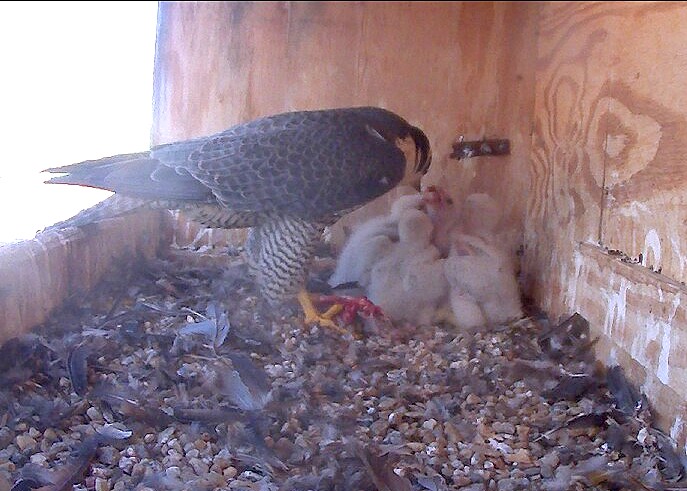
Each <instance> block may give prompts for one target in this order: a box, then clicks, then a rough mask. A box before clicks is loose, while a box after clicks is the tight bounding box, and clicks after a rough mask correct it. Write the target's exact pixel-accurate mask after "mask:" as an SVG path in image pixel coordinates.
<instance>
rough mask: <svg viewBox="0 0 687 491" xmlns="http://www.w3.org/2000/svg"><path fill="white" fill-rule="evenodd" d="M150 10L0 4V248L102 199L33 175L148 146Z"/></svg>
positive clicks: (153, 16) (141, 6)
mask: <svg viewBox="0 0 687 491" xmlns="http://www.w3.org/2000/svg"><path fill="white" fill-rule="evenodd" d="M156 24H157V2H149V1H140V2H1V3H0V63H1V66H2V74H3V75H2V76H0V135H2V146H1V148H2V151H1V153H0V245H1V244H6V243H9V242H14V241H18V240H23V239H31V238H33V237H34V235H35V234H36V232H38V231H40V230H42V229H43V228H45V227H46V226H48V225H51V224H53V223H55V222H58V221H61V220H65V219H67V218H69V217H71V216H73V215H75V214H76V213H78V212H79V211H80V210H82V209H85V208H88V207H90V206H92V205H94V204H96V203H97V202H99V201H101V200H103V199H105V198H106V197H107V196H109V195H110V193H108V192H105V191H99V190H95V189H88V188H81V187H78V186H65V185H54V184H50V185H48V184H43V181H45V180H46V179H47V178H49V177H50V175H49V174H41V172H40V171H41V170H43V169H45V168H48V167H57V166H61V165H67V164H71V163H76V162H80V161H82V160H89V159H96V158H100V157H106V156H109V155H114V154H118V153H126V152H134V151H140V150H145V149H147V148H149V146H150V130H151V125H152V93H153V64H154V56H155V33H156Z"/></svg>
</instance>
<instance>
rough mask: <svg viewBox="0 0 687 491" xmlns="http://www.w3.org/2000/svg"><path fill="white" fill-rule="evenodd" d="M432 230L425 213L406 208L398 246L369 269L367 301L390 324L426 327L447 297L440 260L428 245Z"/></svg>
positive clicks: (446, 287)
mask: <svg viewBox="0 0 687 491" xmlns="http://www.w3.org/2000/svg"><path fill="white" fill-rule="evenodd" d="M433 228H434V227H433V224H432V220H431V219H430V218H429V216H428V215H427V214H426V213H424V212H422V211H420V210H415V209H407V210H406V211H405V212H404V213H403V214H402V216H401V219H400V221H399V224H398V234H399V241H398V243H397V244H395V245H394V247H393V249H391V251H390V252H389V254H388V255H387V256H385V257H384V258H383V259H381V260H380V261H379V262H378V263H377V264H375V265H374V267H373V268H372V271H371V274H370V285H369V288H368V298H369V299H370V300H371V301H372V302H374V303H375V304H376V305H378V306H379V307H381V309H382V311H383V312H384V313H385V314H386V315H387V316H388V317H389V318H390V319H392V320H394V321H397V322H398V321H407V322H412V323H416V324H419V325H427V324H430V323H432V322H434V321H435V320H436V317H437V315H438V314H439V313H438V310H437V309H438V307H439V306H440V304H441V303H442V302H443V301H444V299H445V298H446V296H447V294H448V283H447V281H446V277H445V276H444V274H443V273H444V272H443V268H444V266H443V259H441V257H440V256H441V254H440V252H439V250H438V249H437V248H436V247H435V246H434V245H432V243H431V238H432V231H433Z"/></svg>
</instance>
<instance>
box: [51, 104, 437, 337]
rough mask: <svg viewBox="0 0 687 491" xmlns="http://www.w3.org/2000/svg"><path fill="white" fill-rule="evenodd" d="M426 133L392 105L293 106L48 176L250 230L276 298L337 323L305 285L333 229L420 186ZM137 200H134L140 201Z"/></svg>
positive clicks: (313, 318) (251, 247) (258, 269)
mask: <svg viewBox="0 0 687 491" xmlns="http://www.w3.org/2000/svg"><path fill="white" fill-rule="evenodd" d="M430 163H431V151H430V145H429V141H428V139H427V136H426V135H425V133H424V132H423V131H422V130H421V129H419V128H417V127H415V126H412V125H410V124H409V123H408V122H407V121H406V120H404V119H403V118H401V117H400V116H398V115H396V114H394V113H393V112H390V111H388V110H385V109H382V108H378V107H354V108H340V109H326V110H317V111H297V112H287V113H283V114H277V115H273V116H268V117H264V118H260V119H257V120H254V121H250V122H248V123H244V124H239V125H237V126H234V127H231V128H229V129H227V130H225V131H223V132H221V133H217V134H215V135H211V136H206V137H201V138H195V139H191V140H184V141H178V142H174V143H168V144H164V145H159V146H156V147H153V148H152V149H151V150H150V151H146V152H140V153H133V154H126V155H116V156H113V157H106V158H103V159H99V160H89V161H86V162H82V163H78V164H73V165H68V166H65V167H56V168H51V169H47V172H59V173H66V174H67V175H65V176H60V177H55V178H52V179H50V180H49V181H47V182H49V183H60V184H76V185H80V186H90V187H95V188H101V189H107V190H109V191H113V192H114V193H116V195H115V197H117V196H121V197H125V198H126V200H127V202H128V203H129V205H128V207H129V208H133V207H137V206H152V207H158V208H159V207H163V208H168V209H183V210H185V211H186V212H187V213H189V214H190V216H191V217H192V218H193V219H195V220H198V221H200V222H201V223H202V224H203V225H205V226H207V227H215V228H245V227H251V231H250V233H249V236H248V240H247V242H246V251H247V253H248V254H247V255H248V264H249V265H250V267H251V270H252V272H253V273H254V274H255V276H256V279H257V282H258V285H259V287H260V291H261V293H262V295H263V296H264V297H265V298H266V300H268V301H269V302H270V303H273V304H274V303H275V302H279V301H282V300H285V299H286V298H288V297H292V296H294V295H297V297H298V300H299V301H300V303H301V306H302V307H303V310H304V312H305V321H306V323H313V322H317V323H319V324H320V325H323V326H329V327H335V325H334V323H333V321H332V320H331V317H332V315H333V314H332V312H333V311H330V312H329V313H327V314H326V315H325V314H319V313H318V312H317V311H316V310H315V308H314V306H313V303H312V300H311V298H310V297H309V295H308V293H307V292H306V290H305V286H304V285H305V282H306V278H307V273H308V265H309V263H310V260H311V258H312V256H313V252H314V246H315V244H316V242H317V240H318V239H319V238H320V237H321V234H322V232H323V230H324V228H325V227H326V226H328V225H331V224H333V223H334V222H335V221H336V220H338V219H339V218H340V217H341V216H343V215H344V214H346V213H348V212H350V211H352V210H354V209H356V208H358V207H360V206H362V205H364V204H365V203H367V202H369V201H371V200H373V199H374V198H376V197H378V196H381V195H383V194H384V193H386V192H388V191H390V190H391V189H392V188H394V187H395V186H397V185H399V184H408V185H412V186H414V187H416V188H418V189H419V184H420V178H421V177H422V175H424V174H425V173H426V172H427V170H428V168H429V165H430ZM131 203H134V205H131Z"/></svg>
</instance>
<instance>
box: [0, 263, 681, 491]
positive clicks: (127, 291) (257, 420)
mask: <svg viewBox="0 0 687 491" xmlns="http://www.w3.org/2000/svg"><path fill="white" fill-rule="evenodd" d="M227 262H229V263H231V266H230V267H229V269H228V271H227V270H226V268H225V270H224V271H222V270H220V269H219V268H215V267H209V266H208V267H203V268H200V267H197V266H196V267H192V266H189V265H187V264H185V263H183V262H179V260H170V261H160V262H159V263H156V264H154V265H149V266H146V267H144V268H142V267H140V265H139V266H137V267H136V270H137V273H136V274H129V275H127V274H124V273H120V274H116V275H112V276H111V277H110V278H108V279H107V281H105V282H104V283H103V284H102V285H101V286H100V287H99V288H98V289H97V290H96V291H94V292H93V293H91V294H90V295H89V296H88V297H87V298H75V299H73V301H72V302H71V304H70V305H68V306H66V307H65V308H64V309H63V311H62V312H61V313H59V314H56V315H54V316H53V318H52V319H51V321H50V322H49V323H48V324H47V325H45V326H41V328H39V329H37V330H36V331H35V332H34V333H31V334H29V335H26V336H23V337H21V338H16V339H13V340H10V341H9V342H8V343H6V344H5V345H4V346H3V347H2V348H1V349H0V491H6V490H9V489H14V490H16V491H20V490H30V489H35V488H40V489H42V490H44V491H45V490H50V491H55V490H70V489H72V485H73V489H75V490H97V491H107V490H132V489H135V490H256V491H263V490H264V491H267V490H270V491H271V490H279V491H288V490H303V491H305V490H347V491H348V490H361V491H365V490H380V491H405V490H425V489H426V490H432V491H434V490H446V489H462V490H469V491H478V490H496V491H515V490H527V489H533V490H547V491H567V490H587V489H590V490H591V489H595V490H606V489H609V490H621V489H627V490H646V489H648V490H671V489H682V488H683V486H682V485H681V484H680V483H681V482H683V481H681V479H682V474H683V466H682V462H681V459H680V458H679V457H678V455H677V454H676V453H675V451H674V450H673V445H672V442H671V441H670V440H669V439H668V438H667V437H666V436H665V435H663V434H662V433H661V432H659V431H657V430H656V429H654V428H653V427H652V421H651V414H650V409H649V406H648V404H647V402H646V401H645V400H643V398H642V397H641V395H639V394H638V393H637V392H636V391H634V390H633V389H632V387H630V386H629V385H628V384H627V382H626V381H625V379H624V377H623V375H622V372H621V371H620V370H619V369H613V370H610V371H608V372H606V371H603V370H602V369H601V368H599V366H598V364H595V363H594V360H592V359H591V358H590V356H591V355H590V353H591V352H592V350H591V347H592V345H593V342H594V340H593V339H590V338H589V333H588V329H587V327H588V326H587V325H586V322H585V321H584V319H582V318H581V317H579V316H573V317H572V318H570V319H568V320H567V321H566V322H563V323H561V324H560V325H552V324H550V323H548V322H547V321H546V320H545V319H544V318H542V317H527V318H525V319H522V320H520V321H517V322H515V323H512V324H510V325H503V326H489V327H487V328H484V329H481V330H479V331H472V332H461V331H459V330H457V329H456V328H454V327H451V326H443V325H439V326H431V327H427V326H424V327H418V326H407V325H406V326H401V325H391V324H389V323H387V322H383V321H380V320H370V319H358V320H357V321H356V324H355V325H353V326H349V327H347V329H348V330H349V334H340V333H338V332H335V331H333V330H328V329H321V328H317V327H314V328H306V327H304V326H303V325H302V323H301V322H300V319H301V317H302V315H301V314H300V313H299V312H298V311H297V310H294V311H293V314H290V313H280V314H277V315H272V316H271V315H269V314H268V313H267V312H265V311H264V310H263V309H262V307H261V303H260V302H258V300H257V298H256V296H255V290H254V287H253V284H252V283H251V282H250V280H249V279H247V277H246V268H245V265H244V264H243V262H242V260H241V258H240V256H234V257H231V256H230V257H229V258H228V261H227ZM127 270H131V268H130V267H127V265H122V268H121V269H120V271H127Z"/></svg>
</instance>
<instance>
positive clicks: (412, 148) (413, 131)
mask: <svg viewBox="0 0 687 491" xmlns="http://www.w3.org/2000/svg"><path fill="white" fill-rule="evenodd" d="M396 146H397V147H398V148H400V149H401V151H402V152H403V154H404V155H405V157H406V168H405V174H404V176H403V179H402V180H401V182H400V184H401V185H407V186H412V187H414V188H415V189H417V190H418V191H419V190H420V180H421V179H422V176H424V175H425V174H426V173H427V171H428V170H429V166H430V164H431V163H432V151H431V149H430V145H429V139H428V138H427V135H425V133H424V132H423V131H422V130H421V129H420V128H417V127H415V126H410V125H409V126H408V127H407V133H406V134H402V135H400V136H399V138H398V139H397V140H396ZM411 163H412V165H411Z"/></svg>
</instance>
